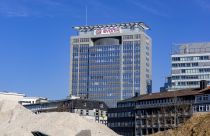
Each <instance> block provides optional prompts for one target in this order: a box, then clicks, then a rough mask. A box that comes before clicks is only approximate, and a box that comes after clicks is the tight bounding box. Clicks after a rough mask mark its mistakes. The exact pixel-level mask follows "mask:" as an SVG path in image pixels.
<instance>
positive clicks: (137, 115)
mask: <svg viewBox="0 0 210 136" xmlns="http://www.w3.org/2000/svg"><path fill="white" fill-rule="evenodd" d="M206 85H207V83H206V81H201V86H200V88H194V89H183V90H177V91H168V92H159V93H152V94H146V95H140V96H136V97H133V98H130V99H125V100H122V101H120V102H118V103H117V108H111V109H109V110H108V126H109V127H110V128H111V129H113V130H114V131H115V132H117V133H118V134H120V135H125V136H134V135H135V136H142V135H148V134H152V133H155V132H158V131H164V130H167V129H170V128H174V127H177V126H178V125H180V124H181V123H183V122H185V121H186V120H187V119H188V118H190V117H191V116H192V115H193V114H194V113H197V112H209V111H210V88H209V87H206Z"/></svg>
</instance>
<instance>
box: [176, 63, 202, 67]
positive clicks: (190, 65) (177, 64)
mask: <svg viewBox="0 0 210 136" xmlns="http://www.w3.org/2000/svg"><path fill="white" fill-rule="evenodd" d="M197 66H198V63H197V62H196V63H175V64H172V67H174V68H176V67H197Z"/></svg>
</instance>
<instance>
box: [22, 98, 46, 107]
mask: <svg viewBox="0 0 210 136" xmlns="http://www.w3.org/2000/svg"><path fill="white" fill-rule="evenodd" d="M44 102H48V100H47V98H44V97H23V98H22V99H21V100H19V103H20V104H21V105H29V104H36V103H44Z"/></svg>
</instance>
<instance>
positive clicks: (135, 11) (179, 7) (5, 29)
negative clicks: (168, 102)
mask: <svg viewBox="0 0 210 136" xmlns="http://www.w3.org/2000/svg"><path fill="white" fill-rule="evenodd" d="M86 6H87V7H88V24H89V25H94V24H107V23H119V22H131V21H142V22H145V23H146V24H147V25H149V26H150V27H151V30H149V31H148V35H150V36H151V38H152V39H153V90H154V92H156V91H158V90H159V87H160V86H162V85H163V83H164V79H165V76H167V75H168V74H170V50H171V46H172V44H174V43H185V42H202V41H210V37H209V36H210V1H209V0H0V90H1V91H15V92H20V93H25V94H27V95H28V96H44V97H49V98H51V99H60V98H65V97H66V96H67V95H68V88H69V83H68V82H69V51H70V50H69V46H70V45H69V38H70V36H71V35H75V34H76V32H75V31H74V30H73V29H72V26H77V25H85V7H86Z"/></svg>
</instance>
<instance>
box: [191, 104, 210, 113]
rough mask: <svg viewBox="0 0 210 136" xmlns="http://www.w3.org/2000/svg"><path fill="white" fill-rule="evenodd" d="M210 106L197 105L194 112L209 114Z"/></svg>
mask: <svg viewBox="0 0 210 136" xmlns="http://www.w3.org/2000/svg"><path fill="white" fill-rule="evenodd" d="M209 111H210V105H209V104H202V105H195V106H193V112H209Z"/></svg>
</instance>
